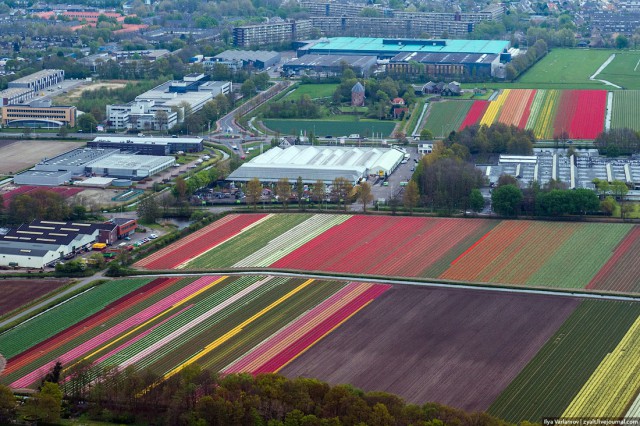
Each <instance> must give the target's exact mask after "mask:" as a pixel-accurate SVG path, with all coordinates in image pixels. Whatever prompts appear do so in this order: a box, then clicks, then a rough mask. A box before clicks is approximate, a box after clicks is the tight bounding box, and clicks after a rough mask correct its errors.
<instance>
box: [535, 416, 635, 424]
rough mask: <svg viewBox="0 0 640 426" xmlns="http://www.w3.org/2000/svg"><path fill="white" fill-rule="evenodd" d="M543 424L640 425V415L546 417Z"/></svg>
mask: <svg viewBox="0 0 640 426" xmlns="http://www.w3.org/2000/svg"><path fill="white" fill-rule="evenodd" d="M542 425H543V426H640V417H627V418H615V417H544V418H543V419H542Z"/></svg>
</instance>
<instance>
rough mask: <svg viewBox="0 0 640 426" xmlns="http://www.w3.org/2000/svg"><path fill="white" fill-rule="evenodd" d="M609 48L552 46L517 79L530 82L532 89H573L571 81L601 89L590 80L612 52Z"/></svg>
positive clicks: (518, 81) (526, 82) (596, 82)
mask: <svg viewBox="0 0 640 426" xmlns="http://www.w3.org/2000/svg"><path fill="white" fill-rule="evenodd" d="M613 52H614V51H612V50H586V49H553V50H552V51H550V52H549V53H548V54H547V56H545V57H544V58H542V59H541V60H540V61H538V63H536V64H535V65H534V66H533V67H531V69H529V70H528V71H526V72H525V73H524V74H522V76H520V78H519V79H518V80H517V81H516V83H518V84H529V85H531V86H530V87H531V88H537V87H539V86H538V85H544V86H545V87H541V88H546V87H547V86H549V87H550V88H563V89H569V88H573V85H574V84H577V85H580V86H583V85H586V87H584V88H591V89H596V88H603V86H604V84H602V83H600V82H599V81H592V80H589V77H591V76H592V75H593V74H594V73H595V72H596V71H597V69H598V68H599V67H600V65H602V64H603V63H604V61H606V60H607V58H608V57H609V56H610V55H611V54H612V53H613Z"/></svg>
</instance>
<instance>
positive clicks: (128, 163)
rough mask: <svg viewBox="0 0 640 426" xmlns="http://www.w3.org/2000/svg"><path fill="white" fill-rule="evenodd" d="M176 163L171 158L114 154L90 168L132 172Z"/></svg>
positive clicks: (97, 161) (91, 165) (94, 163)
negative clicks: (128, 170) (129, 170)
mask: <svg viewBox="0 0 640 426" xmlns="http://www.w3.org/2000/svg"><path fill="white" fill-rule="evenodd" d="M175 161H176V160H175V158H173V157H170V156H169V157H167V156H164V157H163V156H158V155H130V154H114V155H110V156H109V157H106V158H101V159H99V160H96V161H94V162H92V163H91V164H90V165H89V167H91V168H104V169H131V170H138V169H153V168H155V167H159V166H162V165H163V164H167V163H174V162H175Z"/></svg>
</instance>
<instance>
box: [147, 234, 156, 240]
mask: <svg viewBox="0 0 640 426" xmlns="http://www.w3.org/2000/svg"><path fill="white" fill-rule="evenodd" d="M149 238H150V239H152V240H155V239H156V238H158V236H157V235H156V234H149Z"/></svg>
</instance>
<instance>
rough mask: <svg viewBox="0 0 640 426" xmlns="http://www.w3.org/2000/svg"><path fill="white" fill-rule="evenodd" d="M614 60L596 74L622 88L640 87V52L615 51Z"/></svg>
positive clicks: (599, 77) (598, 77)
mask: <svg viewBox="0 0 640 426" xmlns="http://www.w3.org/2000/svg"><path fill="white" fill-rule="evenodd" d="M615 55H616V57H615V58H614V60H613V61H612V62H611V63H610V64H609V65H607V67H606V68H605V69H604V70H602V72H601V73H600V74H598V75H597V76H596V78H597V79H600V80H607V81H610V82H612V83H614V84H617V85H618V86H620V87H622V88H624V89H640V52H638V51H634V52H619V51H618V52H615Z"/></svg>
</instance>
